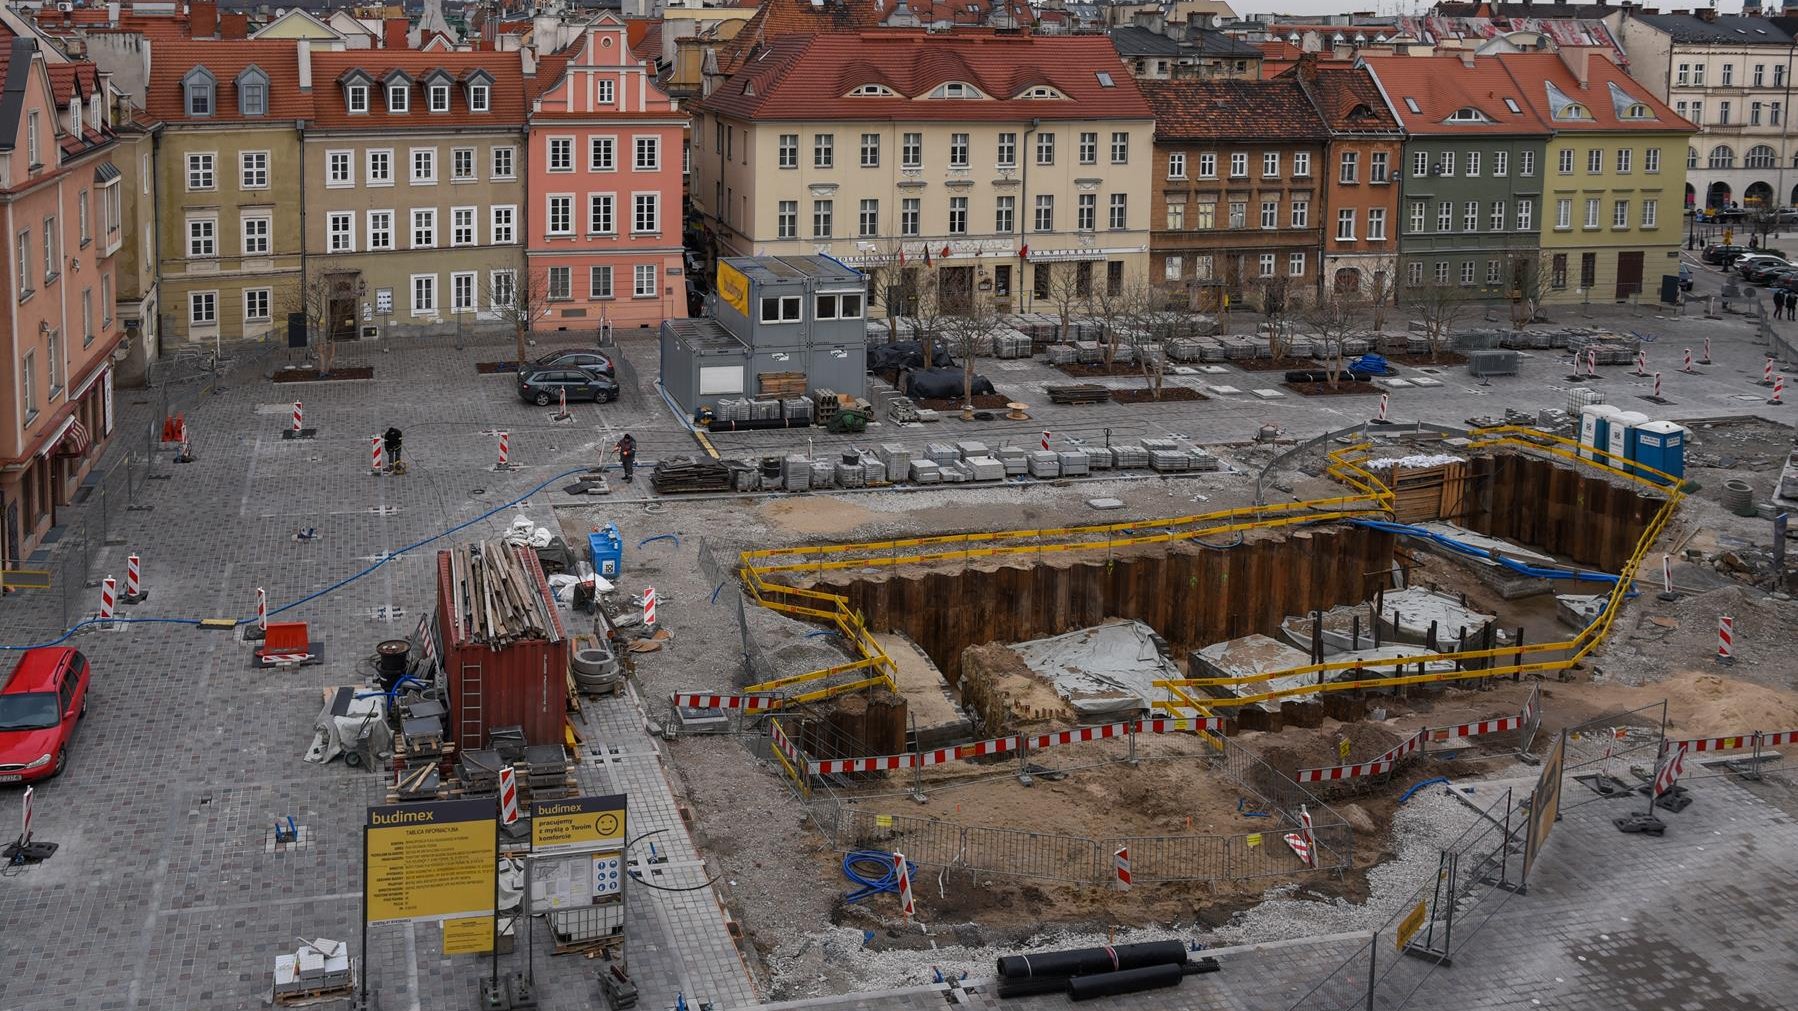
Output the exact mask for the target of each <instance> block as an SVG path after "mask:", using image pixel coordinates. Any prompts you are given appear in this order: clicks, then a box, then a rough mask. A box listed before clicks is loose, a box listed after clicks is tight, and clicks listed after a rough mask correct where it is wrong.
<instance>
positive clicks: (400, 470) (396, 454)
mask: <svg viewBox="0 0 1798 1011" xmlns="http://www.w3.org/2000/svg"><path fill="white" fill-rule="evenodd" d="M381 448H382V449H384V450H386V452H387V466H388V467H389V468H390V469H391V470H392V471H393V472H394V473H395V474H404V473H405V472H406V467H405V465H404V464H402V463H400V430H399V429H397V428H392V427H389V428H388V429H387V431H385V432H382V433H381Z"/></svg>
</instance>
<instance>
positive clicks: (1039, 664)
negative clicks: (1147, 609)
mask: <svg viewBox="0 0 1798 1011" xmlns="http://www.w3.org/2000/svg"><path fill="white" fill-rule="evenodd" d="M1011 649H1012V652H1014V653H1016V654H1017V655H1018V656H1019V657H1020V658H1022V659H1023V661H1024V663H1025V665H1026V666H1028V667H1029V668H1030V670H1031V671H1032V672H1033V673H1035V674H1036V675H1038V676H1039V677H1043V678H1046V679H1048V681H1049V682H1050V683H1051V684H1053V685H1054V686H1055V691H1056V693H1057V694H1059V695H1060V696H1061V697H1062V698H1065V699H1067V700H1068V704H1069V705H1071V706H1073V707H1074V711H1075V712H1077V713H1079V714H1080V715H1081V716H1082V717H1100V716H1110V715H1113V714H1118V713H1132V712H1136V711H1139V710H1145V709H1148V708H1149V701H1150V700H1151V699H1153V698H1156V697H1158V695H1157V691H1158V689H1156V687H1155V681H1156V680H1157V679H1161V678H1177V677H1180V676H1181V675H1180V668H1179V667H1177V666H1175V665H1174V662H1173V661H1172V660H1170V659H1168V658H1167V657H1166V656H1164V655H1162V652H1161V646H1160V641H1159V638H1158V637H1157V636H1156V635H1155V632H1154V630H1152V629H1150V628H1149V626H1147V625H1145V624H1143V623H1142V622H1140V621H1116V622H1109V623H1107V624H1104V625H1095V626H1093V627H1092V628H1083V629H1080V630H1079V631H1075V632H1068V633H1066V634H1065V635H1057V636H1051V637H1049V638H1047V639H1033V640H1031V641H1029V642H1021V643H1018V644H1016V645H1014V646H1012V647H1011Z"/></svg>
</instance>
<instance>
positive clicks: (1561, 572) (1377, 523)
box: [1349, 519, 1636, 597]
mask: <svg viewBox="0 0 1798 1011" xmlns="http://www.w3.org/2000/svg"><path fill="white" fill-rule="evenodd" d="M1349 522H1350V523H1353V524H1355V525H1356V526H1363V527H1367V528H1368V529H1370V530H1380V531H1383V532H1385V533H1389V534H1399V535H1401V536H1404V537H1422V538H1425V539H1428V540H1432V541H1435V542H1436V543H1437V544H1440V545H1442V546H1443V547H1445V548H1448V549H1449V550H1451V551H1455V552H1458V553H1460V554H1463V555H1466V556H1468V557H1469V558H1483V559H1486V560H1488V561H1493V562H1497V563H1498V564H1500V565H1502V566H1504V567H1505V568H1507V569H1510V570H1511V571H1512V572H1516V573H1521V574H1522V575H1525V576H1531V577H1533V578H1536V579H1575V580H1580V581H1582V582H1588V583H1610V584H1611V585H1613V586H1615V585H1617V581H1618V579H1619V577H1617V576H1613V575H1611V574H1610V573H1608V572H1588V571H1586V570H1585V569H1563V568H1559V567H1548V566H1541V565H1525V564H1524V563H1522V562H1520V561H1517V560H1516V559H1514V558H1505V557H1503V556H1499V555H1494V554H1493V553H1492V552H1490V551H1487V550H1486V549H1485V548H1481V547H1476V546H1474V545H1472V544H1468V543H1467V542H1466V541H1457V540H1455V539H1454V538H1453V537H1447V536H1444V535H1442V534H1439V533H1436V532H1435V531H1433V530H1426V529H1424V528H1423V527H1414V526H1411V525H1410V524H1407V523H1388V522H1386V521H1385V520H1363V519H1354V520H1349ZM1629 595H1630V596H1632V597H1633V596H1635V595H1636V592H1635V591H1634V590H1633V589H1632V590H1631V591H1630V593H1629Z"/></svg>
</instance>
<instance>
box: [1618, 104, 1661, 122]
mask: <svg viewBox="0 0 1798 1011" xmlns="http://www.w3.org/2000/svg"><path fill="white" fill-rule="evenodd" d="M1623 118H1624V119H1652V118H1654V114H1653V113H1651V112H1649V111H1648V106H1646V105H1643V104H1642V103H1640V102H1637V103H1636V104H1635V105H1632V106H1630V107H1628V108H1626V109H1624V110H1623Z"/></svg>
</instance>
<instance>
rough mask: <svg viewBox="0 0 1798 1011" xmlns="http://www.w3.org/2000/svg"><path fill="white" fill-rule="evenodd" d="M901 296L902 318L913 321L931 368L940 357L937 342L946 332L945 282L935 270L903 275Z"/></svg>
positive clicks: (900, 311)
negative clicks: (937, 357) (940, 279)
mask: <svg viewBox="0 0 1798 1011" xmlns="http://www.w3.org/2000/svg"><path fill="white" fill-rule="evenodd" d="M903 278H904V279H903V280H902V281H901V282H900V284H899V286H898V287H899V296H900V299H901V300H902V301H903V303H904V304H903V305H901V306H899V307H898V309H897V310H896V312H897V314H898V316H899V318H901V319H903V320H905V321H906V322H907V323H909V324H911V330H912V336H913V337H914V338H915V339H916V340H917V341H918V350H919V351H921V352H922V353H923V355H924V367H925V368H930V367H931V366H932V365H933V364H934V359H935V357H936V342H937V340H938V339H939V338H941V337H942V336H943V335H944V329H943V327H944V322H945V318H946V317H945V315H944V313H943V304H942V302H943V300H942V293H943V292H942V282H941V281H939V280H938V278H937V273H936V270H935V269H927V270H923V271H920V272H919V273H917V274H906V275H903Z"/></svg>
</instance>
